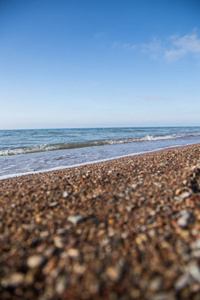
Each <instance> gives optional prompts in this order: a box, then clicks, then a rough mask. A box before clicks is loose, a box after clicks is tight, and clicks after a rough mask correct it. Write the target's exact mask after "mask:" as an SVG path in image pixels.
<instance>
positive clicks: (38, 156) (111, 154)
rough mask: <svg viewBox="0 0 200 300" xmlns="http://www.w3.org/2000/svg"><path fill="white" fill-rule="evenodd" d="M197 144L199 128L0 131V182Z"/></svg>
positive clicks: (199, 140)
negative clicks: (0, 180)
mask: <svg viewBox="0 0 200 300" xmlns="http://www.w3.org/2000/svg"><path fill="white" fill-rule="evenodd" d="M199 142H200V127H127V128H124V127H123V128H84V129H31V130H0V179H5V178H9V177H13V176H18V175H22V174H30V173H35V172H43V171H48V170H54V169H62V168H65V167H72V166H75V165H82V164H87V163H91V162H97V161H105V160H109V159H113V158H117V157H124V156H129V155H134V154H139V153H145V152H151V151H156V150H161V149H166V148H170V147H173V146H181V145H189V144H195V143H199Z"/></svg>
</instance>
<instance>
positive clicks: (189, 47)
mask: <svg viewBox="0 0 200 300" xmlns="http://www.w3.org/2000/svg"><path fill="white" fill-rule="evenodd" d="M171 40H172V49H170V50H166V51H165V54H164V58H165V59H166V60H169V61H172V60H177V59H179V58H182V57H183V56H185V55H187V54H198V53H200V39H198V37H197V35H196V33H193V34H190V35H184V36H182V37H180V38H179V37H176V36H172V37H171Z"/></svg>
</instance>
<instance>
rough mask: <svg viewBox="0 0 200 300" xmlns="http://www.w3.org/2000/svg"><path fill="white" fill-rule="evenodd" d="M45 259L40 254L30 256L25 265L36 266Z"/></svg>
mask: <svg viewBox="0 0 200 300" xmlns="http://www.w3.org/2000/svg"><path fill="white" fill-rule="evenodd" d="M44 261H45V259H44V257H43V256H42V255H39V254H38V255H37V254H36V255H33V256H30V257H29V258H28V260H27V265H28V267H29V268H38V267H40V266H41V265H42V264H43V263H44Z"/></svg>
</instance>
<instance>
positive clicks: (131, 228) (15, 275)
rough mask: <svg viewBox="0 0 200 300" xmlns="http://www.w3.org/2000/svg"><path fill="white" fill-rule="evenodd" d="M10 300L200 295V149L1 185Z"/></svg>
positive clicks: (0, 239)
mask: <svg viewBox="0 0 200 300" xmlns="http://www.w3.org/2000/svg"><path fill="white" fill-rule="evenodd" d="M0 295H1V296H0V298H1V299H14V300H15V299H40V300H47V299H63V300H64V299H110V300H115V299H123V300H126V299H149V300H151V299H152V300H168V299H169V300H171V299H172V300H173V299H195V300H197V299H200V144H195V145H190V146H182V147H176V148H170V149H165V150H161V151H157V152H152V153H146V154H141V155H135V156H129V157H125V158H120V159H116V160H110V161H106V162H101V163H96V164H89V165H85V166H79V167H75V168H69V169H63V170H57V171H51V172H45V173H39V174H31V175H26V176H21V177H15V178H10V179H6V180H1V181H0Z"/></svg>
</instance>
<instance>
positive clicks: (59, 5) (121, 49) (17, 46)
mask: <svg viewBox="0 0 200 300" xmlns="http://www.w3.org/2000/svg"><path fill="white" fill-rule="evenodd" d="M165 125H166V126H175V125H177V126H179V125H180V126H184V125H200V0H151V1H150V0H123V1H122V0H120V1H119V0H106V1H105V0H0V129H15V128H18V129H19V128H55V127H56V128H59V127H61V128H63V127H66V128H67V127H110V126H165Z"/></svg>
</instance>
